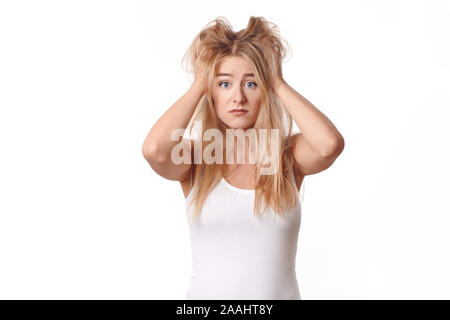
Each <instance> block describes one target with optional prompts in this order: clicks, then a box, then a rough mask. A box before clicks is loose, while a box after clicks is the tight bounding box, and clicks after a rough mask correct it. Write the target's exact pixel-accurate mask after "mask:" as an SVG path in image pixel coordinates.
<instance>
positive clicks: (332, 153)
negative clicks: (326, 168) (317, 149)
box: [322, 135, 345, 158]
mask: <svg viewBox="0 0 450 320" xmlns="http://www.w3.org/2000/svg"><path fill="white" fill-rule="evenodd" d="M344 147H345V141H344V138H343V137H342V136H341V135H339V137H337V138H335V139H332V140H330V141H329V142H328V144H327V145H326V147H325V148H324V149H323V150H322V156H323V157H324V158H331V157H337V156H339V155H340V154H341V152H342V151H343V150H344Z"/></svg>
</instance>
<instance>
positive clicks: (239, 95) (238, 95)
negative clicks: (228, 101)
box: [233, 86, 245, 104]
mask: <svg viewBox="0 0 450 320" xmlns="http://www.w3.org/2000/svg"><path fill="white" fill-rule="evenodd" d="M233 95H234V96H233V98H234V99H233V103H237V104H241V103H243V102H245V95H244V93H243V91H242V87H241V86H238V87H237V89H235V90H234V92H233Z"/></svg>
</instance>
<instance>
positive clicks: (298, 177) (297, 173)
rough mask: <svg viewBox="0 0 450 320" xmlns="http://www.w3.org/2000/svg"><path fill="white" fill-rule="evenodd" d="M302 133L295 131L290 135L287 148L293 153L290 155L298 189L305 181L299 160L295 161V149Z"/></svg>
mask: <svg viewBox="0 0 450 320" xmlns="http://www.w3.org/2000/svg"><path fill="white" fill-rule="evenodd" d="M300 135H301V133H294V134H291V135H290V136H288V137H287V138H286V142H285V143H286V148H287V152H289V153H291V154H290V156H292V160H293V161H292V170H293V174H294V179H295V183H296V185H297V190H300V187H301V185H302V183H303V179H304V177H305V176H304V175H303V174H302V173H301V171H300V167H299V164H298V162H297V161H295V157H294V150H295V145H296V143H297V142H298V139H299V137H300Z"/></svg>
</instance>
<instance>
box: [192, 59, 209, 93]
mask: <svg viewBox="0 0 450 320" xmlns="http://www.w3.org/2000/svg"><path fill="white" fill-rule="evenodd" d="M194 69H195V80H194V81H195V83H197V85H198V86H200V87H201V88H202V90H203V92H206V88H207V85H206V83H207V82H206V64H205V63H204V62H203V61H201V59H200V58H197V59H196V60H195V66H194Z"/></svg>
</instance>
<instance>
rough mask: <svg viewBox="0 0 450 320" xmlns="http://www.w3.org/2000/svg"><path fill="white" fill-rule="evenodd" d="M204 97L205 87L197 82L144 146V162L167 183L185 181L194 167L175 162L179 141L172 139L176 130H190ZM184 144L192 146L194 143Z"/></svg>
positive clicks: (155, 129)
mask: <svg viewBox="0 0 450 320" xmlns="http://www.w3.org/2000/svg"><path fill="white" fill-rule="evenodd" d="M204 93H205V87H204V85H203V83H202V82H201V81H195V82H194V83H193V84H192V85H191V87H190V88H189V90H188V91H187V92H186V93H185V94H184V95H183V96H182V97H181V98H179V99H178V100H177V101H176V102H175V103H174V104H173V105H172V106H171V107H170V108H169V109H168V110H167V111H166V112H165V113H164V114H163V115H162V116H161V117H160V118H159V119H158V121H157V122H156V123H155V124H154V125H153V127H152V128H151V129H150V132H149V133H148V135H147V137H146V138H145V141H144V143H143V144H142V154H143V155H144V158H145V159H146V160H147V162H148V163H149V164H150V166H151V167H152V169H153V170H154V171H155V172H156V173H158V174H159V175H160V176H162V177H164V178H166V179H169V180H178V181H182V180H184V179H185V178H186V177H187V176H188V174H189V172H190V170H189V169H190V168H191V164H185V163H181V164H175V163H173V162H172V159H171V152H172V148H173V147H174V146H175V145H177V144H178V143H179V141H172V140H171V135H172V132H173V131H174V130H175V129H186V127H187V125H188V124H189V121H190V119H191V118H192V115H193V114H194V111H195V108H196V107H197V105H198V103H199V101H200V99H201V97H202V96H203V94H204ZM183 141H184V142H185V143H191V142H190V140H183ZM191 147H192V143H191ZM191 150H192V148H191Z"/></svg>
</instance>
